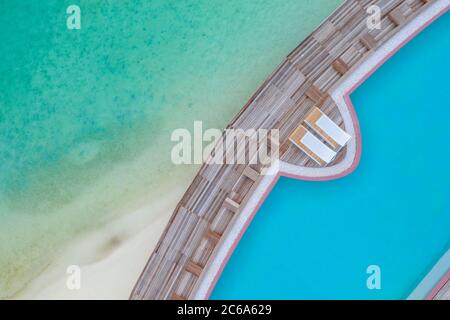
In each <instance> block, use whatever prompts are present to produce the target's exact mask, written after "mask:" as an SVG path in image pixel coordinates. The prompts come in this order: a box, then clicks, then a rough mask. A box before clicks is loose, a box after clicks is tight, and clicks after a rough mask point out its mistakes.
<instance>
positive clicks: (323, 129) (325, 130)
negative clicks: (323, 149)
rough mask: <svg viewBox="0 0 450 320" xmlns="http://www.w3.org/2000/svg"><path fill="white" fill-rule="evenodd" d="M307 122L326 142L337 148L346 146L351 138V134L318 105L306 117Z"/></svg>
mask: <svg viewBox="0 0 450 320" xmlns="http://www.w3.org/2000/svg"><path fill="white" fill-rule="evenodd" d="M305 123H306V124H307V125H308V126H310V127H311V129H313V130H314V131H315V132H316V133H317V134H318V135H319V136H321V137H322V138H323V139H324V140H325V141H326V142H328V143H329V144H330V145H331V146H332V147H333V148H334V149H335V150H338V149H340V148H342V147H343V146H345V145H346V144H347V142H348V141H349V140H350V139H351V135H349V134H348V133H347V132H345V131H344V130H342V129H341V128H340V127H339V126H338V125H337V124H336V123H334V122H333V121H332V120H331V119H330V118H328V116H326V115H325V114H324V113H323V112H322V111H320V110H319V108H317V107H315V108H314V109H313V110H312V111H311V112H310V113H309V114H308V116H307V117H306V118H305Z"/></svg>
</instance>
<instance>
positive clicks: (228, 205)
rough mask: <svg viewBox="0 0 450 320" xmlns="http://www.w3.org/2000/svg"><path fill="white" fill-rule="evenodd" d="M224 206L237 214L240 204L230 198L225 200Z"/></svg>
mask: <svg viewBox="0 0 450 320" xmlns="http://www.w3.org/2000/svg"><path fill="white" fill-rule="evenodd" d="M223 206H224V207H225V208H227V209H229V210H231V211H233V212H237V211H238V210H239V203H237V202H236V201H234V200H233V199H230V198H225V201H224V202H223Z"/></svg>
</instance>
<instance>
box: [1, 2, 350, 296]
mask: <svg viewBox="0 0 450 320" xmlns="http://www.w3.org/2000/svg"><path fill="white" fill-rule="evenodd" d="M341 2H342V1H341V0H249V1H241V0H228V1H218V0H195V1H194V0H185V1H178V0H145V1H144V0H120V1H104V0H102V1H100V0H76V1H67V0H41V1H19V0H2V1H1V2H0V25H1V28H0V39H1V42H2V45H1V47H0V55H1V57H2V62H1V63H0V298H5V297H11V296H12V295H14V294H15V293H17V292H18V291H19V290H21V289H22V288H24V286H25V284H26V283H27V282H28V281H29V280H30V279H32V278H33V277H35V276H36V275H38V274H39V273H41V272H42V271H43V270H44V269H45V268H46V267H47V266H48V265H49V264H50V263H51V262H52V260H53V259H54V257H55V256H58V255H59V254H60V253H61V250H62V248H63V247H64V245H65V244H66V243H67V241H69V240H70V239H73V238H74V237H77V236H80V235H83V234H84V233H85V232H86V231H88V230H93V229H96V228H98V227H100V226H102V225H104V224H105V223H106V222H107V221H109V220H110V219H112V218H114V217H116V216H118V215H119V214H123V213H124V211H126V210H121V208H122V207H124V206H126V207H127V208H128V209H129V208H131V207H133V206H135V205H136V204H137V203H142V202H145V201H152V199H154V200H155V201H157V199H156V197H154V196H153V194H154V193H155V192H160V193H164V192H170V187H171V186H173V185H174V184H175V183H177V181H180V180H181V181H184V182H183V183H186V181H189V177H191V176H192V175H193V174H194V173H195V170H196V168H197V167H195V166H191V167H186V166H184V167H173V166H172V165H171V162H170V148H171V147H172V145H171V142H170V133H171V132H172V131H173V130H174V129H176V128H188V129H191V128H192V126H193V121H194V120H203V121H204V123H203V126H204V127H205V128H207V127H216V128H221V127H224V126H225V125H226V123H227V122H228V121H229V120H230V119H231V118H232V117H233V115H234V114H235V113H236V112H237V111H238V110H239V109H240V108H241V107H242V106H243V105H244V103H245V102H246V100H247V99H248V98H249V97H250V96H251V95H252V93H253V92H254V91H255V90H256V88H257V87H258V86H259V85H260V84H261V83H262V81H263V80H264V79H265V78H266V77H267V76H268V75H269V74H270V73H271V72H272V70H273V69H274V67H275V66H276V65H277V64H278V63H279V62H281V61H282V59H283V57H284V56H285V55H286V54H288V53H289V52H290V51H291V50H292V49H293V48H294V47H295V46H296V45H297V44H298V43H299V42H300V41H301V40H302V39H303V38H305V37H306V36H307V35H308V34H309V33H310V32H311V31H312V30H313V29H314V28H315V27H316V26H317V25H318V24H319V23H320V22H321V21H322V20H323V19H324V18H325V17H326V16H327V15H329V14H330V13H331V11H332V10H334V9H335V8H336V7H337V6H338V5H339V4H340V3H341ZM72 4H76V5H78V6H79V7H80V9H81V30H68V29H67V27H66V18H67V14H66V9H67V7H68V6H69V5H72ZM128 209H127V210H128ZM167 214H171V213H170V212H168V213H167Z"/></svg>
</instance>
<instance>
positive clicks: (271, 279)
mask: <svg viewBox="0 0 450 320" xmlns="http://www.w3.org/2000/svg"><path fill="white" fill-rule="evenodd" d="M449 26H450V13H447V14H445V15H444V16H443V17H441V18H440V19H438V20H437V21H436V22H434V23H433V24H432V25H431V26H430V27H428V28H427V29H425V30H424V31H423V32H422V33H421V34H419V35H418V36H417V37H416V38H415V39H413V40H412V41H411V42H410V43H408V44H407V45H406V46H405V47H404V48H403V49H401V50H400V51H399V52H398V53H397V54H396V55H395V56H393V57H392V58H391V59H390V60H388V61H387V62H386V63H385V64H384V65H383V66H382V67H381V68H380V69H379V70H378V71H377V72H376V73H374V74H373V75H372V76H371V77H370V78H369V79H368V80H367V81H365V82H364V83H363V84H362V85H361V86H360V87H359V88H358V89H357V90H356V91H355V92H354V93H353V94H352V96H351V98H352V101H353V102H354V105H355V109H356V112H357V115H358V117H359V120H360V124H361V134H362V142H363V153H362V158H361V163H360V165H359V167H358V168H357V169H356V171H355V172H354V173H353V174H351V175H349V176H347V177H345V178H343V179H340V180H336V181H329V182H306V181H298V180H293V179H288V178H281V179H280V180H279V182H278V183H277V185H276V186H275V188H274V189H273V191H272V193H271V194H270V195H269V197H268V198H267V200H266V202H265V203H264V204H263V206H262V207H261V209H260V210H259V212H258V213H257V214H256V216H255V218H254V220H253V222H252V223H251V225H250V226H249V228H248V230H247V232H246V233H245V235H244V236H243V238H242V240H241V242H240V243H239V245H238V246H237V248H236V250H235V252H234V254H233V255H232V257H231V258H230V261H229V263H228V265H227V266H226V268H225V270H224V272H223V274H222V276H221V278H220V279H219V281H218V283H217V286H216V287H215V289H214V291H213V293H212V296H211V298H213V299H228V298H238V299H241V298H252V299H264V298H275V299H282V298H285V299H289V298H298V299H404V298H406V297H407V296H408V295H409V294H410V293H411V291H412V290H413V289H414V288H415V287H416V285H417V284H418V283H419V282H420V280H421V279H422V278H423V277H424V276H425V275H426V274H427V273H428V272H429V271H430V269H431V268H432V266H433V265H434V264H435V263H436V262H437V261H438V260H439V258H440V257H441V256H442V255H443V254H444V253H445V252H446V251H447V250H448V249H449V246H450V166H449V165H448V164H449V163H450V150H449V147H450V144H449V142H448V141H449V140H448V139H449V137H450V126H449V121H450V91H449V88H448V75H449V73H450V59H449V58H448V52H450V28H449ZM369 265H378V266H379V267H380V268H381V289H380V290H369V289H367V286H366V280H367V278H368V274H367V273H366V268H367V267H368V266H369Z"/></svg>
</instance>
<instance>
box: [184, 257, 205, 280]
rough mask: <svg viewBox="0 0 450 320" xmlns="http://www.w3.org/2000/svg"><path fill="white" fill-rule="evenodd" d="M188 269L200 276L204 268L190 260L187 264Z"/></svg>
mask: <svg viewBox="0 0 450 320" xmlns="http://www.w3.org/2000/svg"><path fill="white" fill-rule="evenodd" d="M186 271H187V272H190V273H192V274H193V275H195V276H197V277H200V274H201V273H202V271H203V268H202V267H201V266H199V265H198V264H196V263H194V262H192V261H189V262H188V264H187V265H186Z"/></svg>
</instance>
